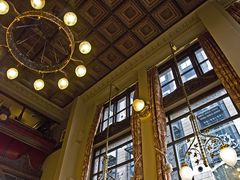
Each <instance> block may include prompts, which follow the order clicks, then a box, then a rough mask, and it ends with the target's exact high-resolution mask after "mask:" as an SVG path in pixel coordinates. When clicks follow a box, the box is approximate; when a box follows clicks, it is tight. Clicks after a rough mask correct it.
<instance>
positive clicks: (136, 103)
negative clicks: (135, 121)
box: [133, 99, 145, 112]
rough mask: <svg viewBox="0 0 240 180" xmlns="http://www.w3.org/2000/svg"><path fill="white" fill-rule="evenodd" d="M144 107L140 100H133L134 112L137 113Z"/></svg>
mask: <svg viewBox="0 0 240 180" xmlns="http://www.w3.org/2000/svg"><path fill="white" fill-rule="evenodd" d="M144 107H145V102H144V101H143V100H142V99H135V100H134V101H133V109H134V111H136V112H139V111H141V110H143V108H144Z"/></svg>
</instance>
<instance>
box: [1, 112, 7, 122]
mask: <svg viewBox="0 0 240 180" xmlns="http://www.w3.org/2000/svg"><path fill="white" fill-rule="evenodd" d="M7 118H8V116H7V115H6V114H4V113H2V114H0V121H6V120H7Z"/></svg>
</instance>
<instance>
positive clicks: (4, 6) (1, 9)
mask: <svg viewBox="0 0 240 180" xmlns="http://www.w3.org/2000/svg"><path fill="white" fill-rule="evenodd" d="M8 11H9V5H8V3H7V2H6V1H4V0H0V15H4V14H7V13H8Z"/></svg>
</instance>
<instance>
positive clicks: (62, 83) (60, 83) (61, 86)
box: [58, 78, 69, 90]
mask: <svg viewBox="0 0 240 180" xmlns="http://www.w3.org/2000/svg"><path fill="white" fill-rule="evenodd" d="M68 84H69V83H68V80H67V78H61V79H59V80H58V87H59V89H61V90H63V89H66V88H67V87H68Z"/></svg>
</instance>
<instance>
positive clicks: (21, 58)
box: [6, 11, 75, 73]
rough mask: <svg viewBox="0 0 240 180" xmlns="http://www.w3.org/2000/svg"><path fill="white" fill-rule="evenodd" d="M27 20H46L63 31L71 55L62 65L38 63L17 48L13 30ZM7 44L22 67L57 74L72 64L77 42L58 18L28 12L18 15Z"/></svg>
mask: <svg viewBox="0 0 240 180" xmlns="http://www.w3.org/2000/svg"><path fill="white" fill-rule="evenodd" d="M25 18H38V19H46V20H48V21H50V22H52V23H54V24H56V25H57V26H58V28H59V29H60V30H61V29H62V30H63V32H64V33H65V35H66V36H67V38H68V40H69V47H70V54H69V55H68V57H67V58H66V59H65V60H63V61H62V62H61V63H59V64H56V65H51V66H50V65H45V64H42V63H36V62H34V61H32V60H31V59H29V58H28V57H27V56H26V55H25V54H23V53H22V52H21V51H20V50H19V49H18V47H17V46H16V42H15V41H14V37H13V30H14V27H15V24H16V23H17V22H19V21H21V20H24V19H25ZM6 42H7V47H8V49H9V51H10V53H11V54H12V56H13V57H14V59H15V60H17V61H18V62H19V63H20V64H21V65H23V66H25V67H27V68H29V69H31V70H33V71H36V72H40V73H52V72H57V71H59V70H62V69H63V68H64V67H65V66H66V65H68V63H69V62H70V60H71V58H72V55H73V53H74V50H75V41H74V36H73V34H72V32H71V30H70V29H69V28H68V27H67V26H66V25H65V24H64V23H63V21H62V20H60V19H59V18H58V17H56V16H55V15H53V14H51V13H48V12H44V11H26V12H24V13H22V14H20V15H18V16H17V17H16V18H15V19H14V20H13V21H12V22H11V24H10V25H9V26H8V28H7V31H6Z"/></svg>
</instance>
